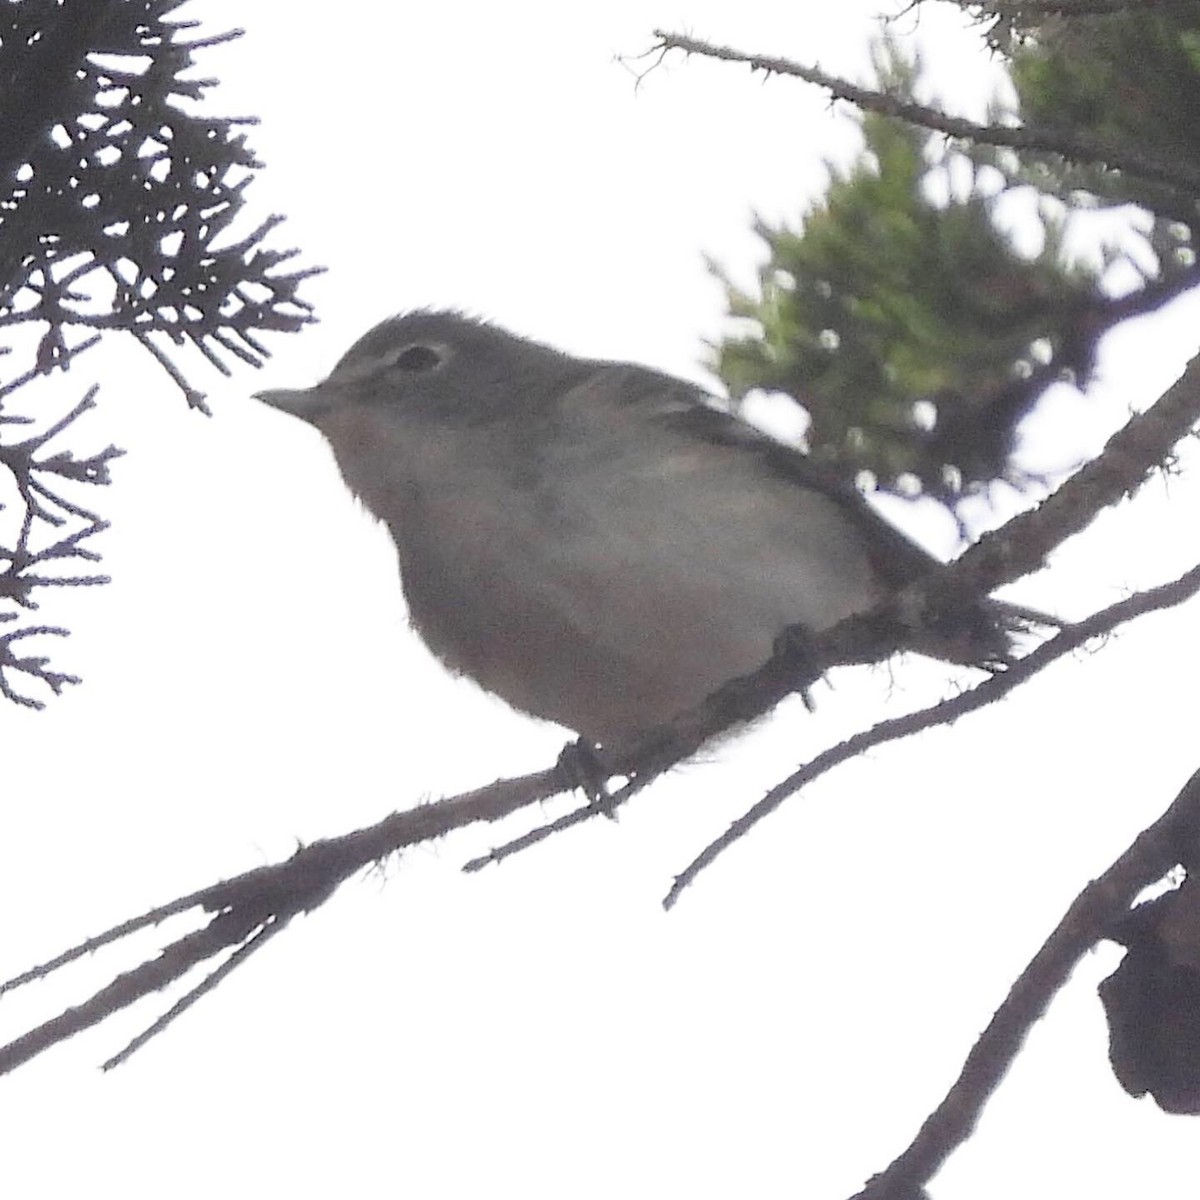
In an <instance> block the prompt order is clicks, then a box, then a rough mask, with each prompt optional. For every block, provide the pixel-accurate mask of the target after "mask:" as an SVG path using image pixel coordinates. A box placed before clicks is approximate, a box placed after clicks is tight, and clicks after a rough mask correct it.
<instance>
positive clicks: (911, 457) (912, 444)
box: [716, 45, 1097, 502]
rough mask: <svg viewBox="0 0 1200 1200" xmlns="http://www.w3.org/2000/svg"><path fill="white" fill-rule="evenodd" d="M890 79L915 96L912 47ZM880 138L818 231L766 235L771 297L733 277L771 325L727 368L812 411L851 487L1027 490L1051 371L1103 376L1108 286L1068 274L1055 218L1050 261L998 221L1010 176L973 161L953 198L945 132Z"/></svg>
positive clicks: (738, 307)
mask: <svg viewBox="0 0 1200 1200" xmlns="http://www.w3.org/2000/svg"><path fill="white" fill-rule="evenodd" d="M877 69H878V71H879V74H880V77H881V80H882V88H881V90H883V91H886V92H891V93H895V94H897V95H902V96H910V95H911V93H912V86H913V82H914V79H915V74H916V67H915V65H914V64H912V63H907V62H905V61H904V60H903V59H902V58H901V57H900V56H899V54H898V52H897V51H896V50H895V48H894V47H892V46H890V45H885V46H884V47H883V48H882V51H881V53H880V54H879V55H878V56H877ZM862 130H863V138H864V142H865V153H864V155H863V157H862V158H861V159H860V161H859V162H858V164H857V165H856V166H855V167H854V168H853V169H852V170H850V171H849V172H848V173H844V174H839V173H837V172H832V180H831V183H830V186H829V189H828V192H827V194H826V196H825V197H824V199H823V200H822V201H821V202H820V203H819V204H818V205H816V207H814V208H813V209H812V210H811V211H810V212H809V213H808V214H807V215H806V217H805V218H804V222H803V228H802V230H800V231H794V230H791V229H788V228H786V227H779V228H774V227H771V226H769V225H767V224H766V223H763V222H759V223H758V225H757V226H756V228H757V232H758V233H759V234H760V236H761V237H762V238H763V239H764V241H765V242H766V244H767V248H768V251H769V258H768V261H767V263H766V264H765V265H764V266H763V268H762V269H761V271H760V273H759V294H758V295H756V296H755V295H750V294H748V293H746V292H744V291H740V290H738V289H737V288H736V287H734V286H733V285H732V284H730V283H729V281H728V280H727V279H724V282H725V285H726V290H727V294H728V299H729V307H730V312H731V314H732V315H734V316H736V317H740V318H749V319H751V320H752V321H753V322H754V323H755V326H756V328H755V331H754V332H753V333H750V334H747V335H746V336H741V337H730V338H728V339H726V340H724V341H723V342H722V343H721V344H720V345H719V346H718V347H717V348H716V349H717V355H716V369H717V371H718V373H719V374H720V375H721V377H722V379H723V380H724V381H725V382H726V384H727V386H728V387H729V389H730V392H731V394H732V395H733V396H734V398H735V399H740V398H741V397H743V396H744V395H745V394H746V393H747V392H748V391H750V390H751V389H754V388H766V389H770V390H775V391H783V392H786V393H788V394H789V395H791V396H793V397H795V398H796V399H797V400H798V401H799V402H800V403H802V404H803V406H804V408H805V409H806V410H807V412H808V414H809V416H810V419H811V426H810V429H809V434H808V441H809V447H810V450H811V452H812V453H813V454H815V455H817V456H819V457H821V458H823V459H825V460H826V461H828V462H831V463H833V464H835V465H836V466H837V467H838V468H839V469H841V470H843V471H844V472H845V473H846V474H847V475H848V476H851V477H852V476H854V475H856V474H858V473H860V472H861V471H862V470H864V469H866V470H869V471H870V472H871V473H872V474H873V475H874V476H875V477H876V479H877V481H878V483H879V485H880V486H881V487H883V488H886V489H891V490H896V491H899V492H902V493H911V491H912V490H913V488H912V481H913V480H914V479H915V480H917V481H919V483H920V487H921V490H922V491H923V492H925V493H926V494H929V495H933V496H937V497H940V498H942V499H944V500H946V501H948V502H952V501H953V499H954V498H956V496H957V495H959V494H960V490H961V489H962V488H970V487H972V486H977V485H982V484H985V483H986V482H988V481H990V480H994V479H997V478H1003V477H1011V472H1010V470H1009V467H1008V459H1009V454H1010V450H1011V444H1012V440H1013V430H1014V427H1015V425H1016V423H1017V421H1018V420H1019V419H1020V417H1021V416H1022V415H1023V413H1024V411H1025V410H1026V408H1027V407H1028V405H1029V403H1031V400H1030V396H1029V393H1030V388H1029V386H1028V381H1029V380H1030V378H1031V377H1033V376H1036V375H1037V374H1038V372H1039V364H1044V363H1045V362H1048V361H1051V360H1053V361H1054V362H1055V363H1056V364H1058V365H1059V366H1063V367H1069V368H1070V369H1071V370H1073V371H1074V372H1075V373H1076V374H1077V375H1078V376H1080V377H1086V375H1087V373H1088V371H1089V370H1090V367H1091V354H1090V349H1089V347H1090V342H1089V341H1088V340H1087V339H1086V338H1082V337H1081V336H1080V331H1081V330H1083V329H1085V328H1086V327H1087V322H1088V318H1089V313H1090V311H1091V309H1092V306H1093V303H1094V299H1095V296H1096V288H1097V280H1096V273H1095V272H1094V271H1092V270H1090V269H1088V268H1084V267H1078V266H1076V267H1073V266H1071V265H1070V264H1068V263H1067V261H1066V260H1065V258H1064V255H1063V252H1062V247H1061V232H1062V231H1061V228H1060V227H1059V226H1058V225H1056V224H1054V223H1053V222H1052V221H1050V220H1049V219H1044V222H1043V223H1044V234H1045V236H1044V241H1043V245H1042V248H1041V249H1040V251H1039V252H1038V253H1036V254H1034V255H1032V256H1030V255H1023V254H1021V253H1019V252H1018V251H1017V250H1016V249H1014V247H1013V245H1012V244H1011V241H1010V239H1009V238H1008V237H1007V235H1006V234H1005V233H1003V232H1002V231H1001V230H1000V229H999V228H998V227H997V224H996V221H995V219H994V214H995V208H996V205H997V204H998V203H999V202H1000V200H1001V199H1002V197H1003V196H1004V195H1005V194H1006V193H1007V191H1008V190H1009V188H1008V181H1006V180H1005V179H1004V177H1003V175H1002V174H1000V173H999V172H997V171H994V170H993V171H991V172H985V170H984V167H983V164H982V162H975V163H973V162H972V161H971V160H970V159H968V158H966V157H965V156H963V155H961V154H957V155H955V156H954V158H955V165H956V168H960V169H961V171H960V172H959V173H961V174H964V175H969V176H970V186H969V187H968V188H965V189H964V188H957V189H953V193H954V194H952V195H951V196H950V197H949V198H948V199H946V198H943V199H941V200H935V199H934V198H933V193H934V191H935V189H934V188H932V187H931V184H933V183H935V182H936V181H937V176H938V175H939V174H940V175H941V176H942V179H943V182H944V178H945V175H944V170H945V169H944V167H940V166H936V165H933V164H932V161H931V159H932V155H931V149H934V148H936V146H937V145H940V142H941V138H940V137H939V136H938V135H933V134H930V133H929V132H928V131H926V130H923V129H919V128H917V127H914V126H912V125H909V124H906V123H903V122H901V121H898V120H896V119H894V118H891V117H885V116H881V115H878V114H874V113H869V114H867V115H866V116H865V117H864V118H863V119H862ZM931 142H933V143H934V146H933V147H931ZM988 176H990V188H989V187H985V186H984V185H985V184H987V183H988V182H989V179H988ZM941 190H942V192H943V193H944V192H945V191H947V190H949V189H947V188H946V187H945V186H943V187H942V188H941ZM964 191H965V193H966V194H965V195H964V194H963V192H964ZM718 274H720V272H719V271H718ZM1049 381H1050V380H1046V382H1049ZM1043 386H1044V385H1043Z"/></svg>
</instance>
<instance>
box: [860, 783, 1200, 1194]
mask: <svg viewBox="0 0 1200 1200" xmlns="http://www.w3.org/2000/svg"><path fill="white" fill-rule="evenodd" d="M1198 826H1200V771H1197V772H1196V773H1195V774H1194V775H1193V776H1192V777H1191V779H1189V780H1188V781H1187V783H1186V784H1185V785H1184V787H1183V790H1182V791H1181V792H1180V793H1179V795H1178V796H1177V797H1176V798H1175V800H1174V802H1173V803H1172V804H1171V806H1170V808H1168V809H1167V811H1166V812H1165V813H1164V814H1163V815H1162V816H1161V817H1160V818H1159V819H1158V820H1157V821H1155V822H1154V824H1153V825H1151V826H1150V827H1149V828H1148V829H1146V830H1145V831H1144V832H1142V833H1141V834H1139V835H1138V837H1137V839H1136V840H1135V841H1134V842H1133V844H1132V845H1131V846H1130V847H1129V849H1127V850H1126V851H1125V853H1124V854H1122V855H1121V857H1120V858H1118V859H1117V860H1116V862H1114V863H1113V864H1112V866H1111V867H1109V868H1108V870H1107V871H1105V872H1104V874H1103V875H1101V876H1100V877H1099V878H1098V879H1096V880H1095V881H1094V882H1092V883H1090V884H1088V886H1087V887H1086V888H1084V889H1083V891H1082V892H1081V893H1080V894H1079V896H1078V897H1076V899H1075V900H1074V902H1073V903H1072V904H1071V907H1070V908H1069V909H1068V910H1067V912H1066V914H1065V915H1064V916H1063V919H1062V920H1061V921H1060V922H1059V924H1058V926H1057V928H1056V929H1055V930H1054V932H1053V933H1052V934H1051V935H1050V937H1049V938H1048V939H1047V940H1046V943H1045V944H1044V945H1043V946H1042V948H1041V949H1040V950H1039V951H1038V952H1037V954H1036V955H1035V956H1034V957H1033V959H1032V960H1031V961H1030V963H1029V965H1028V966H1027V967H1026V968H1025V970H1024V971H1022V972H1021V975H1020V977H1019V978H1018V979H1017V981H1016V983H1014V984H1013V986H1012V988H1011V989H1010V991H1009V993H1008V996H1007V997H1006V998H1005V1000H1004V1003H1003V1004H1001V1006H1000V1007H999V1009H997V1010H996V1015H995V1016H994V1017H993V1018H992V1020H991V1022H990V1023H989V1024H988V1027H987V1029H986V1030H984V1032H983V1034H982V1036H981V1037H980V1038H979V1040H978V1041H977V1042H976V1043H975V1045H974V1047H973V1048H972V1049H971V1053H970V1054H969V1055H968V1056H967V1059H966V1062H965V1063H964V1064H963V1069H962V1071H961V1073H960V1074H959V1077H958V1079H957V1080H956V1081H955V1083H954V1085H953V1087H951V1089H950V1090H949V1092H948V1093H947V1094H946V1097H945V1099H944V1100H943V1101H942V1102H941V1104H939V1105H938V1107H937V1108H936V1109H935V1110H934V1111H933V1113H931V1114H930V1116H929V1117H928V1119H927V1120H926V1121H925V1123H924V1124H923V1125H922V1126H921V1129H920V1131H919V1132H918V1134H917V1136H916V1137H915V1138H914V1139H913V1141H912V1143H911V1145H910V1146H909V1147H908V1149H907V1150H905V1151H904V1153H903V1154H901V1155H900V1156H899V1157H898V1158H897V1159H896V1160H895V1161H894V1162H893V1163H892V1164H891V1166H889V1167H888V1168H887V1170H886V1171H884V1172H883V1173H882V1174H880V1175H876V1176H875V1177H874V1178H873V1179H872V1180H871V1181H870V1183H868V1184H867V1186H866V1187H865V1188H863V1190H862V1191H861V1192H859V1193H858V1195H857V1196H855V1197H854V1200H911V1198H912V1197H913V1196H915V1195H918V1194H920V1189H921V1188H922V1187H923V1185H924V1184H925V1183H927V1182H928V1181H929V1180H930V1179H932V1178H933V1176H934V1175H935V1174H936V1173H937V1171H938V1170H939V1169H940V1167H941V1166H942V1164H943V1163H944V1162H945V1161H946V1159H947V1158H948V1157H949V1156H950V1154H951V1153H952V1152H953V1151H954V1150H955V1149H956V1148H957V1147H958V1146H960V1145H962V1143H963V1142H965V1141H966V1140H967V1138H968V1137H970V1135H971V1133H972V1131H973V1130H974V1128H975V1125H976V1122H977V1121H978V1120H979V1115H980V1113H981V1112H982V1111H983V1106H984V1104H985V1103H986V1101H987V1099H988V1097H989V1096H990V1095H991V1094H992V1092H993V1091H995V1089H996V1087H997V1086H998V1085H999V1083H1000V1081H1001V1080H1002V1079H1003V1078H1004V1076H1005V1075H1006V1074H1007V1072H1008V1068H1009V1067H1010V1066H1011V1064H1012V1062H1013V1060H1014V1059H1015V1058H1016V1056H1017V1054H1018V1053H1019V1052H1020V1050H1021V1047H1022V1045H1023V1044H1024V1041H1025V1037H1026V1035H1027V1034H1028V1032H1029V1030H1030V1029H1031V1028H1032V1027H1033V1025H1034V1024H1035V1023H1036V1022H1037V1021H1038V1020H1040V1018H1041V1017H1042V1016H1043V1015H1044V1014H1045V1012H1046V1009H1047V1007H1048V1006H1049V1004H1050V1001H1051V1000H1052V999H1053V998H1054V996H1055V995H1056V994H1057V993H1058V991H1059V990H1060V989H1061V988H1062V986H1063V984H1065V983H1066V982H1067V979H1068V978H1069V976H1070V974H1071V972H1072V970H1074V968H1075V965H1076V964H1077V963H1078V962H1079V960H1080V959H1081V958H1082V957H1083V956H1084V955H1085V954H1086V953H1087V952H1088V951H1089V950H1090V949H1091V948H1092V947H1093V946H1094V945H1095V944H1096V943H1097V942H1098V941H1100V940H1101V939H1103V938H1104V937H1106V936H1107V934H1108V931H1109V930H1110V929H1112V928H1113V927H1114V926H1115V925H1116V924H1117V923H1118V922H1119V921H1120V919H1121V918H1122V917H1123V916H1124V915H1125V914H1126V913H1127V912H1128V911H1129V908H1130V906H1131V905H1132V904H1133V902H1134V900H1135V899H1136V897H1137V895H1138V893H1139V892H1141V891H1142V890H1143V889H1144V888H1146V887H1148V886H1150V885H1151V884H1152V883H1155V882H1157V881H1158V880H1159V879H1161V878H1163V876H1164V875H1166V874H1167V873H1168V872H1169V871H1170V870H1171V869H1172V868H1173V867H1174V866H1175V865H1176V864H1177V863H1178V862H1179V861H1180V857H1181V847H1182V846H1184V845H1185V844H1186V843H1187V842H1188V841H1189V840H1192V839H1194V837H1195V834H1196V830H1197V828H1198Z"/></svg>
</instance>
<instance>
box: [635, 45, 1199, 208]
mask: <svg viewBox="0 0 1200 1200" xmlns="http://www.w3.org/2000/svg"><path fill="white" fill-rule="evenodd" d="M654 37H655V38H656V39H657V41H656V42H655V44H654V45H653V46H652V47H651V48H650V50H649V52H648V53H651V54H653V53H658V54H659V55H660V57H661V55H662V54H665V53H666V52H668V51H670V50H680V51H682V52H683V53H684V54H696V55H699V56H700V57H702V58H712V59H717V60H719V61H721V62H733V63H745V64H746V65H747V66H748V67H749V68H750V69H751V70H752V71H763V72H765V73H766V74H767V75H788V76H792V77H794V78H796V79H803V80H804V81H805V82H807V83H812V84H815V85H816V86H817V87H820V88H824V89H825V91H827V92H828V93H829V94H830V95H831V96H832V97H833V98H834V99H835V100H848V101H850V102H851V103H852V104H855V105H857V106H858V107H859V108H861V109H864V110H865V111H867V112H876V113H881V114H882V115H884V116H888V117H896V118H898V119H899V120H902V121H908V122H910V123H911V124H913V125H919V126H921V127H922V128H924V129H931V130H934V131H935V132H938V133H944V134H946V135H947V136H948V137H952V138H958V139H961V140H964V141H971V142H976V143H982V144H984V145H988V146H1011V147H1012V148H1014V149H1017V150H1027V151H1034V152H1037V151H1042V152H1048V153H1051V154H1058V155H1061V156H1062V157H1063V158H1065V159H1067V160H1068V161H1069V162H1083V163H1088V164H1101V165H1103V166H1106V167H1108V168H1109V169H1110V170H1117V171H1126V172H1128V173H1129V174H1131V175H1136V176H1138V177H1139V178H1141V179H1146V180H1152V181H1154V182H1156V183H1161V184H1166V185H1167V186H1168V187H1172V188H1176V189H1180V190H1182V191H1184V192H1185V193H1187V194H1188V195H1190V196H1195V195H1197V194H1200V172H1198V171H1196V170H1195V169H1194V168H1192V167H1191V166H1189V165H1188V164H1187V163H1185V162H1182V161H1180V160H1175V161H1173V162H1170V163H1167V162H1163V161H1161V160H1160V159H1157V158H1154V157H1152V156H1151V155H1148V154H1145V153H1143V152H1142V151H1140V150H1136V149H1134V148H1132V147H1130V146H1124V145H1120V146H1118V145H1116V144H1114V143H1112V142H1109V141H1106V140H1104V139H1103V138H1097V137H1093V136H1092V135H1090V134H1087V133H1085V132H1083V131H1081V130H1078V129H1070V130H1067V129H1046V128H1043V127H1041V126H1035V125H980V124H979V123H978V122H976V121H968V120H967V119H966V118H964V117H953V116H951V115H950V114H949V113H945V112H942V111H941V110H940V109H937V108H930V107H929V106H928V105H924V104H918V103H916V101H913V100H906V99H904V98H903V97H902V96H899V95H896V94H894V93H887V92H879V91H876V90H875V89H873V88H866V87H862V86H861V85H860V84H856V83H851V82H850V80H848V79H843V78H841V77H840V76H837V75H830V74H828V73H827V72H825V71H822V70H821V69H820V67H809V66H805V65H804V64H803V63H798V62H795V61H794V60H792V59H789V58H776V57H774V56H772V55H767V54H754V53H751V52H749V51H745V50H737V49H735V48H733V47H731V46H718V45H716V44H715V43H713V42H706V41H703V40H701V39H700V38H693V37H687V36H686V35H684V34H681V33H671V32H668V31H667V30H663V29H656V30H654Z"/></svg>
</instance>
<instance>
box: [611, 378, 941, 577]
mask: <svg viewBox="0 0 1200 1200" xmlns="http://www.w3.org/2000/svg"><path fill="white" fill-rule="evenodd" d="M601 369H602V370H603V371H605V372H608V371H613V372H620V378H613V379H611V380H605V383H606V384H607V387H606V388H605V390H606V391H610V390H611V391H612V393H614V394H617V395H619V396H620V397H621V400H622V402H623V403H628V404H632V405H636V406H638V407H639V408H640V409H642V411H643V412H647V413H648V414H649V415H651V416H652V417H653V419H654V420H656V421H658V422H659V423H660V424H662V425H664V426H667V427H669V428H671V429H674V430H676V431H678V432H679V433H680V434H681V435H682V436H685V437H689V438H695V439H697V440H699V441H703V442H706V443H709V444H713V443H716V444H719V445H723V446H727V447H729V448H730V450H732V451H733V452H735V453H742V454H747V455H753V456H754V457H755V459H756V460H757V461H758V463H759V464H761V466H762V467H763V468H764V469H765V470H766V471H768V472H769V473H770V474H772V475H774V476H775V477H776V478H779V479H783V480H786V481H788V482H789V483H792V484H794V485H796V486H797V487H801V488H808V489H811V490H814V491H818V492H821V493H822V494H824V495H826V496H828V497H830V498H831V499H833V500H834V501H836V502H837V503H838V504H839V505H840V506H841V507H842V509H843V511H845V512H846V513H847V515H848V516H849V517H850V518H851V519H852V520H853V521H854V522H855V523H856V524H857V526H858V528H859V529H860V530H861V531H862V534H863V537H864V539H865V541H866V544H867V546H868V548H869V552H870V553H871V557H872V563H873V566H874V567H875V569H876V570H877V571H878V572H879V574H880V576H882V577H883V578H884V579H887V580H889V581H890V582H892V583H893V584H894V585H895V586H896V587H902V586H903V585H904V584H907V583H911V582H912V581H913V580H914V579H917V578H919V577H920V576H921V575H924V574H925V573H926V572H928V571H929V570H930V569H931V568H932V567H934V566H936V565H937V564H938V559H936V558H935V557H934V556H933V555H931V554H930V553H929V552H928V551H926V550H925V549H924V548H922V547H921V546H919V545H918V544H917V543H916V542H914V541H912V539H911V538H909V537H908V536H907V535H906V534H904V533H902V532H901V531H900V530H899V529H897V528H896V527H895V526H894V525H892V524H891V523H890V522H888V521H887V520H886V519H885V518H883V517H881V516H880V515H879V514H878V513H877V512H876V511H875V510H874V509H873V508H872V507H871V505H870V504H869V503H868V502H867V500H866V499H865V497H864V496H863V495H862V493H861V492H860V491H859V490H858V489H857V488H856V487H854V486H853V484H850V483H847V482H846V481H845V480H843V479H841V478H840V477H838V476H837V475H836V474H835V472H834V471H832V470H831V469H830V468H829V467H828V466H826V465H824V464H822V463H820V462H817V461H815V460H814V459H813V458H811V457H810V456H808V455H807V454H804V453H803V452H801V451H800V450H797V449H795V448H793V447H791V446H788V445H785V444H784V443H783V442H780V441H778V440H777V439H776V438H773V437H771V436H770V435H769V434H767V433H764V432H763V431H762V430H761V429H758V428H756V427H755V426H753V425H751V424H750V423H749V422H747V421H744V420H742V419H741V418H739V417H737V416H735V415H734V414H733V413H731V412H729V411H728V410H727V409H725V408H723V407H722V406H721V401H720V400H718V399H717V398H716V397H714V396H711V395H709V394H708V393H706V392H705V391H703V390H702V389H701V388H699V387H696V386H694V385H692V384H689V383H686V382H684V381H683V380H681V379H676V378H674V377H673V376H670V375H662V374H659V373H658V372H656V371H651V370H649V369H647V368H643V367H632V368H630V367H626V366H624V365H614V364H604V365H603V366H602V368H601ZM589 386H594V383H593V384H590V385H589Z"/></svg>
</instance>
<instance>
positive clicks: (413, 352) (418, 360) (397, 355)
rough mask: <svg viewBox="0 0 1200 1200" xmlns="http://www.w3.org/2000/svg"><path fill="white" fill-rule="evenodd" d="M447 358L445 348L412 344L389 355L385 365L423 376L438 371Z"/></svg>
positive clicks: (401, 347) (425, 344)
mask: <svg viewBox="0 0 1200 1200" xmlns="http://www.w3.org/2000/svg"><path fill="white" fill-rule="evenodd" d="M447 357H448V356H447V354H446V348H445V347H444V346H430V345H428V344H427V343H425V342H412V343H410V344H409V345H407V346H400V347H398V348H397V349H396V350H393V351H392V352H391V353H389V354H387V355H386V356H385V357H384V359H383V364H384V366H388V367H399V369H400V370H402V371H408V372H411V373H412V374H414V375H423V374H426V373H427V372H429V371H436V370H437V369H438V367H440V366H441V365H442V364H443V363H444V362H445V361H446V358H447Z"/></svg>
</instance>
